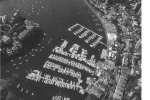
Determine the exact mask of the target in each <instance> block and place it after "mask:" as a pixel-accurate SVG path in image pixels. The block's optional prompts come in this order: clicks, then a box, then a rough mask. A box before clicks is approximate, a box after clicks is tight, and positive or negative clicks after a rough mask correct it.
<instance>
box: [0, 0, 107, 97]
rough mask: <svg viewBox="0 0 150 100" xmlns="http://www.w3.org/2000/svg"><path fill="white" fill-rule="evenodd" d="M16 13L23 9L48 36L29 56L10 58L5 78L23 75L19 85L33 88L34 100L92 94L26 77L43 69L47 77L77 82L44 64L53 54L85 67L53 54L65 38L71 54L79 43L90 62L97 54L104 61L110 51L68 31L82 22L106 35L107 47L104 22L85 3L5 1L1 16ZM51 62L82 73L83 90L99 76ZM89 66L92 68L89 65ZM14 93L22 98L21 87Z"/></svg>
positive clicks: (70, 0) (72, 0) (79, 0)
mask: <svg viewBox="0 0 150 100" xmlns="http://www.w3.org/2000/svg"><path fill="white" fill-rule="evenodd" d="M16 10H19V12H20V14H21V15H22V16H23V17H25V18H26V19H28V20H31V21H34V22H36V23H39V24H40V29H41V30H42V31H43V34H44V35H43V36H42V37H39V38H41V41H40V42H39V43H37V46H34V47H33V48H32V49H31V50H30V51H28V52H26V53H25V54H20V55H18V56H17V57H14V58H12V59H10V61H8V63H6V64H3V65H2V73H3V74H2V77H6V76H9V75H11V74H12V73H17V74H19V76H20V78H19V79H17V80H16V83H15V84H21V85H22V87H23V88H26V89H29V90H30V91H31V92H33V93H35V96H34V97H33V98H32V100H34V99H35V100H51V98H52V97H53V96H56V95H57V96H62V97H69V98H70V100H84V99H85V98H86V97H87V95H88V94H87V93H85V94H84V95H81V94H79V92H78V91H76V90H68V89H66V88H60V87H57V86H54V85H46V84H44V83H42V82H35V81H31V80H28V79H26V75H27V73H28V71H31V70H39V71H42V73H43V74H49V75H51V76H56V77H61V78H63V79H65V80H69V81H71V80H72V81H77V79H75V78H72V77H70V76H67V75H63V74H61V73H58V72H56V71H52V70H48V69H44V68H43V65H44V63H45V62H46V61H47V60H50V59H49V58H48V57H49V56H50V54H55V55H59V56H62V57H64V58H67V59H70V60H74V61H76V62H80V63H82V64H85V63H84V62H81V61H78V60H76V59H72V58H69V57H65V56H63V55H60V54H57V53H53V52H52V49H53V48H55V46H59V45H61V43H62V40H61V39H63V40H67V41H68V45H67V47H66V48H65V50H66V51H69V49H70V48H71V46H72V45H73V44H78V45H80V46H81V48H85V49H86V50H88V57H87V58H88V59H90V57H91V55H95V57H96V59H97V60H101V59H100V54H101V51H102V50H103V49H106V46H104V45H102V44H99V45H98V46H97V47H96V48H91V47H90V45H89V44H88V43H86V42H85V41H84V39H80V38H79V37H78V36H76V35H74V34H73V32H70V31H68V28H70V27H71V26H73V25H75V24H76V23H79V24H80V25H82V26H84V27H86V28H87V29H89V30H92V31H93V32H95V33H97V34H99V35H100V36H102V37H103V38H102V40H101V41H102V42H103V43H105V44H106V34H105V31H104V30H103V31H99V29H104V28H103V27H102V25H101V23H100V21H99V20H98V19H97V18H96V17H95V15H94V13H93V12H92V11H91V10H90V9H89V7H88V6H87V5H86V4H85V3H84V1H83V0H4V1H1V2H0V14H1V15H8V14H13V13H14V12H15V11H16ZM97 24H99V25H97ZM33 42H34V41H33ZM50 61H52V62H54V63H57V64H60V65H62V66H64V67H68V68H72V69H74V70H75V71H79V72H81V74H82V80H83V83H82V84H81V85H82V87H83V88H86V86H87V84H86V83H85V82H86V78H87V77H96V76H92V75H91V74H89V73H87V72H86V71H82V70H80V69H77V68H73V67H71V66H69V65H65V64H62V63H60V62H57V61H54V60H50ZM101 61H102V60H101ZM85 65H86V66H88V67H89V68H92V67H91V66H89V65H87V64H85ZM14 91H16V93H18V95H20V93H19V90H17V88H15V87H14Z"/></svg>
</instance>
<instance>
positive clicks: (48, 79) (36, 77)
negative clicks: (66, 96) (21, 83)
mask: <svg viewBox="0 0 150 100" xmlns="http://www.w3.org/2000/svg"><path fill="white" fill-rule="evenodd" d="M26 78H27V79H30V80H33V81H35V82H40V81H42V83H44V84H49V85H55V86H57V87H60V88H67V89H71V90H77V91H79V93H81V92H80V90H82V89H83V88H82V86H80V83H81V82H80V81H78V82H74V81H70V83H68V80H67V82H65V80H64V79H63V78H60V77H55V76H51V75H48V74H44V75H43V77H42V72H41V71H39V70H33V72H31V73H29V74H28V75H27V76H26Z"/></svg>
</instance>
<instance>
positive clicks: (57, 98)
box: [52, 96, 70, 100]
mask: <svg viewBox="0 0 150 100" xmlns="http://www.w3.org/2000/svg"><path fill="white" fill-rule="evenodd" d="M52 100H70V98H69V97H62V96H53V97H52Z"/></svg>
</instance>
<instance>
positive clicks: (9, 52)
mask: <svg viewBox="0 0 150 100" xmlns="http://www.w3.org/2000/svg"><path fill="white" fill-rule="evenodd" d="M6 53H7V54H8V56H12V55H13V51H12V49H10V48H6Z"/></svg>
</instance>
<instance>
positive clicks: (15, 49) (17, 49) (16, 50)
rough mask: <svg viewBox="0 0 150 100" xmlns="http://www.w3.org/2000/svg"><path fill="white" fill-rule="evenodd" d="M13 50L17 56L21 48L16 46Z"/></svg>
mask: <svg viewBox="0 0 150 100" xmlns="http://www.w3.org/2000/svg"><path fill="white" fill-rule="evenodd" d="M12 50H13V52H14V53H15V54H16V53H18V52H19V48H18V47H17V46H15V45H14V46H13V47H12Z"/></svg>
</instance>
